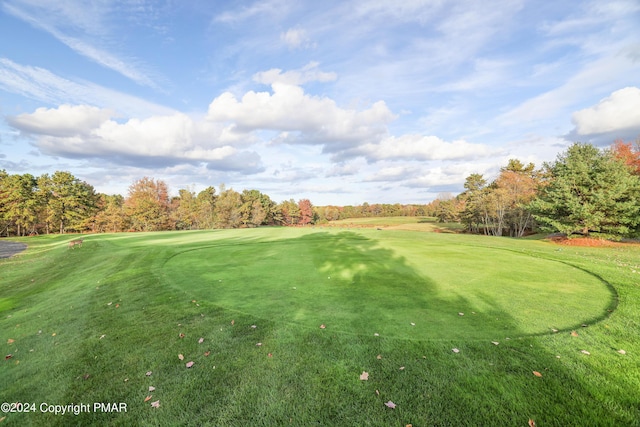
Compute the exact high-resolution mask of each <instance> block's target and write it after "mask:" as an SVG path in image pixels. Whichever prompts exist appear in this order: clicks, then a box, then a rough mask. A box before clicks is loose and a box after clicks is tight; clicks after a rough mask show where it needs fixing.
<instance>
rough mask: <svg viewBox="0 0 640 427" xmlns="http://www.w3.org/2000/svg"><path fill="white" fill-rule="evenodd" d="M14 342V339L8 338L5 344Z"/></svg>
mask: <svg viewBox="0 0 640 427" xmlns="http://www.w3.org/2000/svg"><path fill="white" fill-rule="evenodd" d="M14 342H16V340H14V339H12V338H9V339H8V340H7V344H13V343H14Z"/></svg>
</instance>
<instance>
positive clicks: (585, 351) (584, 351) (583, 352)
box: [580, 350, 591, 356]
mask: <svg viewBox="0 0 640 427" xmlns="http://www.w3.org/2000/svg"><path fill="white" fill-rule="evenodd" d="M580 353H582V354H586V355H587V356H588V355H590V354H591V353H589V352H588V351H587V350H580Z"/></svg>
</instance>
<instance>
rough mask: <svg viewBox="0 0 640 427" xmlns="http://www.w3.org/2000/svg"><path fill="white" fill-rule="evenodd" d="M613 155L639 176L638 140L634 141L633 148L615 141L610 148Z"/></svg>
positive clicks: (620, 141) (639, 153)
mask: <svg viewBox="0 0 640 427" xmlns="http://www.w3.org/2000/svg"><path fill="white" fill-rule="evenodd" d="M611 152H612V153H613V155H614V156H615V157H616V158H618V159H620V160H623V161H624V162H625V163H626V164H627V166H629V167H630V168H631V169H632V171H633V173H634V174H635V175H640V139H638V140H637V141H636V145H635V147H634V146H633V145H632V144H631V143H630V142H624V141H623V140H621V139H617V140H616V141H615V142H614V143H613V145H612V146H611Z"/></svg>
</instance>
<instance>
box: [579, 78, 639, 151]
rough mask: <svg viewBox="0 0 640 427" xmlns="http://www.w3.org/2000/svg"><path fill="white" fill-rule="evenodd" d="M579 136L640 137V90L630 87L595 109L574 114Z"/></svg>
mask: <svg viewBox="0 0 640 427" xmlns="http://www.w3.org/2000/svg"><path fill="white" fill-rule="evenodd" d="M572 121H573V124H574V125H575V129H574V134H575V135H577V136H598V135H606V136H612V137H613V138H616V137H628V136H631V137H634V136H638V135H640V88H637V87H626V88H624V89H620V90H617V91H615V92H613V93H612V94H611V95H610V96H608V97H606V98H604V99H602V100H601V101H600V102H598V104H596V105H594V106H593V107H589V108H585V109H583V110H580V111H576V112H575V113H573V115H572Z"/></svg>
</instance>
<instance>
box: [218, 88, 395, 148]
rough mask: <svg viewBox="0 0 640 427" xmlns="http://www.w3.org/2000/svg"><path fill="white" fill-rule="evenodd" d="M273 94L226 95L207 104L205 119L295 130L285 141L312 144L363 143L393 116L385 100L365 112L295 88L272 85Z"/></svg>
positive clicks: (245, 126)
mask: <svg viewBox="0 0 640 427" xmlns="http://www.w3.org/2000/svg"><path fill="white" fill-rule="evenodd" d="M271 87H272V89H273V93H269V92H254V91H249V92H247V93H246V94H245V95H244V96H243V97H242V99H241V100H238V99H237V98H236V97H235V96H234V95H233V94H231V93H229V92H225V93H223V94H222V95H220V96H219V97H217V98H215V99H214V100H213V102H212V103H211V104H210V105H209V111H208V114H207V118H208V119H209V120H212V121H216V122H227V121H230V122H234V123H236V124H237V125H238V127H239V128H241V129H248V130H255V129H271V130H279V131H290V132H292V131H297V132H299V134H291V133H289V134H283V135H284V136H285V138H284V139H282V138H281V140H282V141H284V142H290V143H295V142H303V143H314V144H319V145H322V144H325V146H326V144H331V143H335V142H338V143H342V142H351V143H354V142H355V143H362V142H364V141H366V140H367V139H372V138H375V139H378V138H379V137H380V135H381V134H384V133H386V125H387V124H388V123H389V122H390V121H392V120H393V119H394V118H395V116H394V114H393V113H392V112H391V111H390V110H389V109H388V108H387V106H386V104H385V103H384V101H378V102H375V103H374V104H373V105H371V107H369V108H368V109H365V110H360V111H358V110H354V109H343V108H341V107H339V106H338V105H337V104H336V103H335V101H334V100H332V99H330V98H327V97H318V96H310V95H308V94H305V93H304V90H303V89H302V88H300V87H298V86H293V85H288V84H284V83H273V84H272V85H271Z"/></svg>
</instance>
